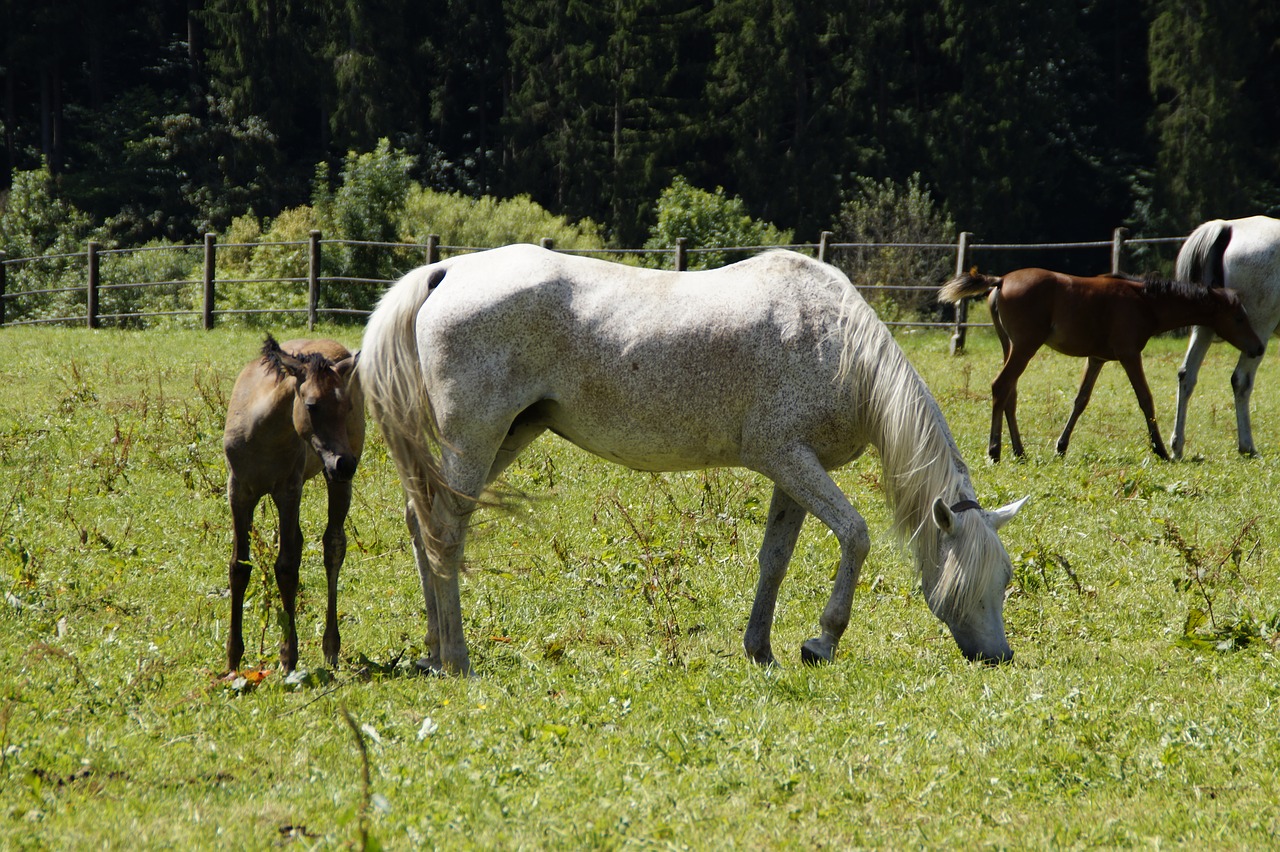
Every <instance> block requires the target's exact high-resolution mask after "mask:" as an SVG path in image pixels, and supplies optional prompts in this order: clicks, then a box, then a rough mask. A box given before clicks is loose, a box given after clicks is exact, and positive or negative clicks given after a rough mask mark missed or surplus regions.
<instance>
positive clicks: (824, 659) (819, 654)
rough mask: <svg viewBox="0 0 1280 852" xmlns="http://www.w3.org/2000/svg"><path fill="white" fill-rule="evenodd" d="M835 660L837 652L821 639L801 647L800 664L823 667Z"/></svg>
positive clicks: (808, 642) (810, 641)
mask: <svg viewBox="0 0 1280 852" xmlns="http://www.w3.org/2000/svg"><path fill="white" fill-rule="evenodd" d="M834 659H835V652H834V650H833V649H831V648H828V647H826V646H825V644H824V643H823V642H822V640H821V639H810V640H809V641H807V642H805V643H804V644H803V645H801V646H800V662H802V663H804V664H805V665H806V666H821V665H824V664H826V663H830V662H832V661H833V660H834Z"/></svg>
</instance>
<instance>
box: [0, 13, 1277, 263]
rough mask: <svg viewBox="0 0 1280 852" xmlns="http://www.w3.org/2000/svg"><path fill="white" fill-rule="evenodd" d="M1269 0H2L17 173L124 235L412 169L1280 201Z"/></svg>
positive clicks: (207, 222) (531, 189)
mask: <svg viewBox="0 0 1280 852" xmlns="http://www.w3.org/2000/svg"><path fill="white" fill-rule="evenodd" d="M1274 6H1275V4H1273V3H1267V2H1265V0H1237V2H1227V0H1179V2H1176V3H1175V2H1173V0H1149V2H1147V3H1145V4H1139V5H1137V6H1135V5H1134V4H1133V3H1129V2H1125V0H1044V2H1040V3H1027V2H1025V0H983V2H978V0H828V2H825V3H821V4H820V3H815V2H812V0H803V2H790V3H784V2H781V0H613V2H611V3H605V4H601V3H594V2H586V0H568V2H563V0H555V2H553V0H424V2H411V0H374V2H357V0H305V2H304V0H130V2H125V0H60V1H59V2H57V3H31V2H26V0H0V24H2V29H0V79H2V86H3V107H2V111H0V122H2V124H3V126H2V127H0V131H2V133H3V138H4V157H5V159H4V166H5V168H4V169H3V170H0V189H3V188H4V187H6V186H8V185H9V184H10V183H11V182H12V180H13V175H14V173H15V172H17V171H23V172H28V171H34V170H36V169H38V168H41V167H42V165H44V166H47V169H48V175H49V178H48V179H49V180H50V181H51V186H52V191H53V192H55V193H58V194H60V195H61V196H63V197H64V198H65V199H66V200H67V201H69V202H70V203H72V204H73V205H74V206H75V207H76V208H77V209H80V210H83V211H84V212H85V213H87V214H88V215H89V216H90V217H91V218H92V219H93V220H94V221H96V222H99V223H104V224H106V225H107V226H108V228H107V233H108V234H109V235H111V236H112V237H114V238H116V239H119V240H122V241H128V242H137V241H141V240H145V239H149V238H152V237H157V236H159V237H165V238H169V239H179V238H192V237H195V236H196V235H197V234H198V233H199V232H200V231H201V230H203V229H206V228H214V229H224V228H226V227H227V226H228V225H229V223H230V221H231V220H232V219H233V218H234V217H235V216H237V215H240V214H243V213H245V212H247V211H249V210H250V209H252V210H253V211H254V212H255V213H256V214H257V215H259V216H262V215H268V216H270V215H274V214H276V213H278V212H279V211H280V210H282V209H285V208H287V207H290V206H294V205H297V204H300V203H303V202H305V201H306V200H308V198H309V197H310V193H311V189H312V177H313V175H314V174H315V167H316V165H317V164H318V163H327V164H328V165H329V169H330V172H329V173H330V174H334V175H336V174H338V173H339V171H340V169H341V168H342V166H343V164H344V163H346V162H347V161H348V158H349V154H350V153H351V152H355V153H356V154H362V153H367V152H371V151H374V150H375V149H376V147H377V145H378V140H380V139H383V138H385V139H387V140H389V144H390V145H391V146H392V148H393V149H395V150H397V151H400V152H403V153H404V154H405V155H406V156H407V157H409V158H411V160H412V162H413V163H414V164H415V165H414V174H413V175H412V178H413V179H414V180H415V181H417V182H419V183H423V184H426V185H428V186H433V187H437V188H441V189H448V190H451V191H461V192H464V193H467V194H470V195H473V196H476V195H480V194H482V193H489V194H494V195H498V196H501V197H514V196H518V195H521V194H526V195H529V196H530V197H532V198H533V199H534V200H535V201H537V202H539V203H541V204H543V205H545V206H546V207H548V208H550V209H551V210H552V211H553V212H555V213H557V214H561V215H565V216H568V217H570V218H573V219H577V218H581V217H590V218H591V219H594V220H596V221H598V222H601V223H603V224H604V225H605V230H606V232H607V234H608V236H609V239H611V240H612V241H613V242H615V243H618V244H631V245H637V244H639V243H642V242H643V241H644V240H645V238H646V236H647V235H648V233H649V230H650V228H651V226H652V225H653V223H654V221H655V220H654V217H655V215H656V212H655V204H656V202H657V199H658V197H659V195H660V193H661V191H662V190H663V188H665V187H667V186H669V185H670V183H671V181H672V179H673V178H674V177H675V176H676V175H680V176H683V177H684V178H687V179H688V181H689V183H690V184H691V185H692V186H694V187H697V188H699V189H703V190H707V191H710V190H714V189H715V188H717V187H724V189H725V191H726V192H728V193H730V194H731V195H732V196H735V197H739V198H741V199H742V202H743V203H744V205H745V207H746V209H747V210H748V212H749V213H750V214H751V215H752V216H754V217H757V218H760V219H765V220H768V221H771V222H773V223H774V224H776V225H778V226H779V227H781V228H786V229H794V230H795V231H796V233H797V234H798V235H799V237H800V238H802V239H812V238H813V236H814V235H816V233H817V232H818V231H819V230H820V229H823V228H828V227H831V226H832V224H833V223H834V221H835V219H836V217H837V215H838V212H839V210H840V209H841V205H842V203H843V202H845V201H847V200H849V199H850V198H852V197H854V196H855V195H856V193H857V192H858V187H861V186H864V185H865V181H866V180H874V181H876V182H884V181H892V182H894V183H896V184H898V185H902V184H903V183H904V182H905V181H907V180H908V179H909V178H910V176H911V175H913V174H916V173H919V174H920V179H921V180H922V181H923V183H924V184H926V185H928V186H929V187H931V188H932V190H933V192H934V194H935V196H936V197H937V199H938V200H939V202H940V203H945V204H946V205H947V208H948V209H949V210H950V212H951V214H952V216H953V217H954V219H955V221H956V222H957V224H958V225H959V226H960V227H964V228H966V229H968V230H973V231H976V232H977V233H978V234H979V235H980V237H981V238H984V239H988V240H1015V239H1058V238H1063V239H1074V238H1083V237H1096V236H1098V235H1099V234H1105V233H1106V232H1107V231H1108V230H1109V229H1110V228H1111V227H1113V226H1115V225H1118V224H1129V225H1131V226H1133V227H1136V228H1148V229H1151V228H1158V229H1161V230H1164V231H1166V232H1167V231H1169V230H1185V229H1186V228H1188V227H1190V226H1191V225H1193V224H1195V223H1196V222H1197V221H1200V220H1202V219H1205V218H1209V217H1211V216H1235V215H1242V214H1245V213H1249V212H1274V211H1275V210H1276V209H1277V205H1278V204H1280V111H1277V110H1276V109H1275V108H1274V104H1275V103H1276V102H1277V100H1278V99H1280V54H1278V53H1277V44H1280V11H1277V9H1276V8H1273V7H1274Z"/></svg>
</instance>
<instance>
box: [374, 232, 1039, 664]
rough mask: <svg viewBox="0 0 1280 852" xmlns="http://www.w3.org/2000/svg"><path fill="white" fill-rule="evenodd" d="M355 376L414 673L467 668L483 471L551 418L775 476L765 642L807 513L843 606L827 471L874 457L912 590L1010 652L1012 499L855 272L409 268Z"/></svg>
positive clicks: (841, 621)
mask: <svg viewBox="0 0 1280 852" xmlns="http://www.w3.org/2000/svg"><path fill="white" fill-rule="evenodd" d="M359 371H360V375H361V382H362V385H363V387H364V388H365V394H366V397H367V399H368V400H369V403H370V411H371V413H372V414H373V416H374V418H375V419H376V420H377V421H378V422H379V424H380V425H381V427H382V431H383V434H384V436H385V437H386V440H387V443H388V446H389V448H390V452H391V455H392V457H393V459H394V460H395V463H396V466H397V469H398V471H399V474H400V479H401V483H402V484H403V486H404V489H405V492H406V495H407V498H408V504H407V511H406V517H407V520H408V523H409V527H410V531H411V533H412V536H413V543H414V552H415V558H416V561H417V565H418V571H419V573H420V575H421V579H422V591H423V595H424V597H425V600H426V608H427V631H428V632H427V637H426V645H427V651H428V653H427V656H426V657H424V658H423V659H422V660H421V661H419V665H420V666H421V667H423V668H424V669H428V670H434V671H443V672H447V673H460V674H465V673H468V672H470V668H471V666H470V661H469V658H468V655H467V644H466V639H465V638H464V636H463V627H462V613H461V605H460V597H459V588H458V572H459V569H460V566H461V564H462V552H463V540H464V537H465V535H466V527H467V522H468V516H469V514H470V512H471V511H472V510H473V509H474V508H476V506H477V505H478V504H479V502H480V500H481V494H482V492H483V491H484V489H485V486H486V485H488V484H489V483H491V482H492V481H494V479H495V478H496V477H497V476H498V475H499V474H500V473H501V472H502V471H503V470H504V469H505V468H506V467H507V466H508V465H509V464H511V462H512V461H514V460H515V458H516V457H517V456H518V455H519V454H520V452H521V451H522V450H523V449H524V448H525V447H527V446H528V445H529V443H530V442H531V441H533V440H534V438H536V437H537V436H538V435H540V434H542V433H543V432H544V431H546V430H548V429H549V430H551V431H552V432H554V433H556V434H558V435H560V436H561V437H564V438H566V439H568V440H570V441H572V442H573V443H575V444H577V445H578V446H579V447H582V448H584V449H586V450H588V451H590V452H592V453H595V454H596V455H598V456H600V457H602V458H605V459H608V460H609V461H613V462H617V463H619V464H623V465H626V466H628V467H631V468H634V469H636V470H646V471H675V470H693V469H702V468H708V467H720V466H739V467H745V468H749V469H751V470H754V471H758V472H759V473H761V474H763V475H765V476H766V477H768V478H769V479H771V480H772V481H773V483H774V489H773V497H772V502H771V504H770V507H769V516H768V520H767V522H766V526H765V532H764V541H763V544H762V545H761V548H760V553H759V565H760V578H759V583H758V586H757V588H756V597H755V603H754V605H753V606H752V609H751V616H750V619H749V621H748V623H747V628H746V633H745V636H744V640H743V644H744V646H745V648H746V652H747V654H748V656H750V657H751V658H752V659H753V660H755V661H756V662H758V663H762V664H768V663H772V662H773V661H774V657H773V649H772V647H771V644H770V631H771V629H772V624H773V613H774V606H775V603H776V600H777V595H778V587H779V585H780V583H781V582H782V579H783V576H784V575H785V574H786V571H787V564H788V562H789V561H790V559H791V553H792V550H793V549H794V547H795V543H796V539H797V536H798V535H799V532H800V525H801V523H802V522H803V520H804V518H805V515H806V514H813V515H816V516H817V517H818V519H819V520H821V521H822V522H823V523H824V524H826V525H827V526H828V527H829V528H830V529H831V531H832V532H833V533H834V534H835V536H836V538H837V539H838V541H839V543H840V553H841V555H840V564H839V568H838V569H837V572H836V578H835V583H834V588H833V589H832V592H831V596H830V600H829V601H828V603H827V605H826V608H825V609H824V611H823V613H822V616H821V619H820V621H819V623H820V625H821V635H819V636H818V637H816V638H813V639H809V640H808V641H806V642H805V643H804V644H803V646H802V648H801V656H802V659H803V660H804V661H805V662H817V661H829V660H831V659H833V657H834V655H835V651H836V645H837V643H838V642H839V640H840V636H841V634H843V633H844V630H845V627H846V625H847V624H848V621H849V610H850V603H851V599H852V596H853V590H854V587H855V585H856V584H857V581H858V572H859V570H860V569H861V567H862V563H863V560H865V559H866V556H867V552H868V550H869V548H870V539H869V536H868V531H867V524H866V522H865V521H864V520H863V518H862V516H861V515H860V514H858V512H857V511H856V510H855V509H854V507H853V506H852V505H851V504H850V502H849V500H848V499H847V498H846V497H845V495H844V493H842V492H841V490H840V489H839V488H838V487H837V486H836V484H835V482H834V481H832V479H831V477H830V476H829V475H828V473H827V471H829V470H832V469H834V468H837V467H840V466H841V465H844V464H845V463H847V462H849V461H850V460H852V459H854V458H856V457H857V456H858V455H859V454H861V453H862V452H863V451H864V450H865V449H866V447H867V446H873V447H875V448H876V449H877V451H878V452H879V455H880V458H881V462H882V464H883V467H884V470H885V474H886V475H885V478H884V482H885V492H886V495H887V497H888V501H889V503H890V505H891V506H892V508H893V511H894V518H895V526H896V527H897V529H898V532H899V533H900V534H901V535H902V537H903V538H905V539H907V540H909V541H910V543H911V546H912V550H913V551H914V556H915V562H916V566H917V568H918V569H919V572H920V578H921V584H922V587H923V590H924V595H925V598H926V600H927V601H928V604H929V606H930V608H931V609H932V610H933V612H934V613H935V614H936V615H937V616H938V617H939V618H940V619H941V620H942V621H944V622H945V623H946V624H947V626H948V627H949V628H950V629H951V633H952V635H953V636H954V637H955V640H956V642H957V644H958V645H959V647H960V650H961V651H963V652H964V654H965V656H967V657H968V658H970V659H972V660H983V661H989V662H1000V661H1005V660H1009V659H1011V658H1012V656H1013V652H1012V651H1010V649H1009V643H1008V639H1007V637H1006V635H1005V629H1004V615H1003V608H1004V594H1005V588H1006V586H1007V585H1008V583H1009V580H1010V577H1011V573H1012V566H1011V565H1010V562H1009V556H1008V554H1007V553H1006V552H1005V549H1004V546H1003V545H1002V544H1001V542H1000V539H999V537H998V536H997V535H996V530H997V529H998V528H999V527H1000V526H1001V525H1002V524H1004V523H1005V522H1006V521H1008V520H1009V519H1010V518H1012V517H1013V516H1014V514H1015V513H1016V512H1017V511H1018V509H1019V508H1020V507H1021V505H1022V502H1023V501H1019V502H1018V503H1014V504H1010V505H1008V506H1005V507H1003V508H1000V509H996V510H993V511H987V510H983V509H981V508H980V507H979V506H978V503H977V501H976V498H975V494H974V488H973V484H972V482H971V481H970V477H969V470H968V468H967V467H966V466H965V463H964V461H963V460H962V459H961V458H960V454H959V451H958V450H957V449H956V445H955V442H954V440H953V439H952V437H951V433H950V430H949V429H948V428H947V424H946V421H945V420H944V419H943V416H942V412H941V411H940V410H939V409H938V405H937V403H936V402H935V401H934V399H933V397H932V396H931V395H930V393H929V391H928V389H927V388H926V387H925V384H924V382H923V381H922V380H921V378H920V376H919V374H917V373H916V371H915V370H914V369H913V368H912V367H911V365H910V364H909V363H908V362H907V359H906V357H905V356H904V354H903V353H902V350H901V349H900V348H899V347H898V345H897V344H896V343H895V341H894V340H893V338H892V337H891V336H890V334H889V332H888V330H887V329H886V328H885V326H884V325H883V324H882V323H881V322H880V321H879V320H878V319H877V318H876V316H875V313H874V312H873V311H872V310H871V308H870V307H868V306H867V304H866V303H865V302H864V301H863V300H862V298H861V297H860V296H859V295H858V293H857V291H856V290H855V289H854V288H853V286H852V285H851V284H850V283H849V280H848V279H847V278H846V277H845V276H844V275H842V274H841V273H840V272H839V271H837V270H836V269H835V268H833V267H831V266H827V265H825V264H822V263H819V262H817V261H815V260H812V259H809V258H806V257H804V256H802V255H799V254H794V253H791V252H771V253H769V254H765V255H761V256H758V257H755V258H752V259H750V260H746V261H743V262H741V263H737V264H734V265H732V266H728V267H725V268H722V269H717V270H712V271H706V272H670V271H657V270H648V269H636V268H632V267H628V266H622V265H619V264H614V263H607V262H604V261H600V260H595V259H589V258H583V257H572V256H566V255H561V254H557V253H555V252H552V251H548V250H545V249H541V248H537V247H534V246H527V245H516V246H508V247H506V248H500V249H494V250H491V251H486V252H481V253H477V254H471V255H463V256H459V257H454V258H450V259H448V260H445V261H442V262H440V263H436V264H432V265H430V266H424V267H421V268H419V269H416V270H414V271H412V272H410V273H409V274H407V275H406V276H405V277H404V278H403V279H401V280H400V281H399V282H398V283H397V284H396V285H395V286H394V287H392V288H391V290H389V291H388V292H387V293H386V295H385V296H384V297H383V298H382V301H381V302H380V304H379V305H378V308H377V310H375V311H374V313H373V315H372V317H370V320H369V325H368V328H367V329H366V331H365V336H364V341H363V349H362V354H361V360H360V366H359Z"/></svg>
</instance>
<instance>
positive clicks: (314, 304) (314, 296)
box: [307, 231, 320, 331]
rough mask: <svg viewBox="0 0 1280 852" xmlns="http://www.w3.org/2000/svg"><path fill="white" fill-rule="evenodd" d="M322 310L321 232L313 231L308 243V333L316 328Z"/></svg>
mask: <svg viewBox="0 0 1280 852" xmlns="http://www.w3.org/2000/svg"><path fill="white" fill-rule="evenodd" d="M319 310H320V232H319V231H312V232H311V233H310V234H309V235H308V242H307V331H312V330H314V329H315V327H316V314H317V313H318V312H319Z"/></svg>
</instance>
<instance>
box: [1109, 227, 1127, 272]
mask: <svg viewBox="0 0 1280 852" xmlns="http://www.w3.org/2000/svg"><path fill="white" fill-rule="evenodd" d="M1127 236H1129V229H1128V228H1116V229H1115V231H1113V232H1112V234H1111V271H1112V272H1116V273H1118V272H1119V271H1120V267H1121V266H1123V265H1124V264H1123V263H1121V261H1123V260H1124V238H1125V237H1127Z"/></svg>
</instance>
